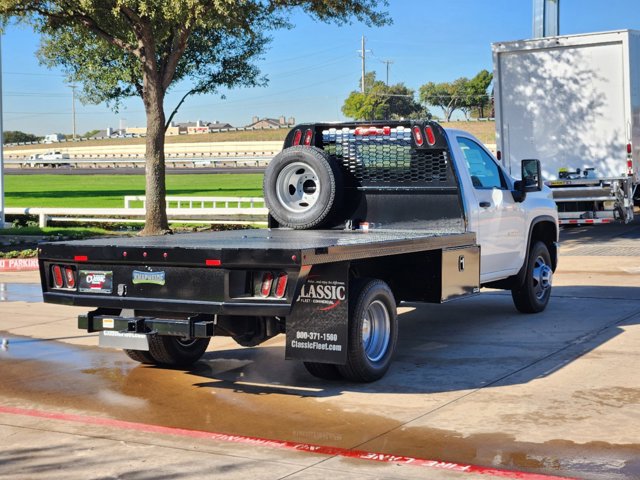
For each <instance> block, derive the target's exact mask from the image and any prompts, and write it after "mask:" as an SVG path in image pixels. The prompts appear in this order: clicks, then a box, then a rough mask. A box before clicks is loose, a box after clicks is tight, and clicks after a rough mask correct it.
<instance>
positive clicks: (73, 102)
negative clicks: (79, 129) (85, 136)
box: [69, 85, 78, 141]
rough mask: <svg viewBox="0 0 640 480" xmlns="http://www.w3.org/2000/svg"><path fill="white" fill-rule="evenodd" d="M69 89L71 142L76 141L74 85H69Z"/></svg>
mask: <svg viewBox="0 0 640 480" xmlns="http://www.w3.org/2000/svg"><path fill="white" fill-rule="evenodd" d="M69 86H70V87H71V117H72V125H73V140H74V141H75V139H76V88H78V87H77V86H76V85H69Z"/></svg>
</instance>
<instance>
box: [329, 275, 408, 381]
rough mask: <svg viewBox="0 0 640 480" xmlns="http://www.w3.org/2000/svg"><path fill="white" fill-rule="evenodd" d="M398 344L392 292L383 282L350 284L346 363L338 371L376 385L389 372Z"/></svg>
mask: <svg viewBox="0 0 640 480" xmlns="http://www.w3.org/2000/svg"><path fill="white" fill-rule="evenodd" d="M397 341H398V315H397V312H396V302H395V299H394V297H393V292H392V291H391V289H390V288H389V286H388V285H387V284H386V283H385V282H383V281H382V280H372V279H364V280H359V281H355V282H353V283H352V285H350V291H349V340H348V347H347V363H346V365H340V366H339V367H338V370H339V371H340V373H341V374H342V376H343V377H344V378H346V379H347V380H351V381H353V382H373V381H375V380H379V379H380V378H382V377H383V376H384V374H385V373H387V370H388V369H389V366H390V365H391V360H392V357H393V354H394V352H395V349H396V343H397Z"/></svg>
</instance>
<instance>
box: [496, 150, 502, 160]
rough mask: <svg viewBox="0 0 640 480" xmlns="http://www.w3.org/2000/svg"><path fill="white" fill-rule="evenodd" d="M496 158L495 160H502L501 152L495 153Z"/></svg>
mask: <svg viewBox="0 0 640 480" xmlns="http://www.w3.org/2000/svg"><path fill="white" fill-rule="evenodd" d="M496 158H497V159H498V160H502V152H501V151H500V150H498V151H497V152H496Z"/></svg>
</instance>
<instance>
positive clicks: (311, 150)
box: [263, 146, 342, 229]
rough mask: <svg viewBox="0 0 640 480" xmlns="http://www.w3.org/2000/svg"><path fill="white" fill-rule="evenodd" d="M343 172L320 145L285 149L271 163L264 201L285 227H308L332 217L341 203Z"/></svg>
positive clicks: (266, 172) (264, 184) (270, 211)
mask: <svg viewBox="0 0 640 480" xmlns="http://www.w3.org/2000/svg"><path fill="white" fill-rule="evenodd" d="M341 185H342V173H341V172H340V170H339V168H338V166H337V165H336V164H335V162H333V161H332V160H331V159H330V158H329V155H328V154H327V153H326V152H325V151H323V150H320V149H319V148H315V147H305V146H295V147H290V148H286V149H284V150H283V151H281V152H280V153H279V154H277V155H276V156H275V157H274V158H273V160H271V161H270V162H269V165H268V166H267V169H266V171H265V174H264V183H263V192H264V200H265V204H266V206H267V208H268V209H269V213H270V214H271V216H272V217H273V218H274V219H275V220H276V221H277V222H278V223H279V224H280V226H282V227H288V228H295V229H309V228H313V227H319V226H321V225H322V224H323V223H325V222H326V221H327V220H329V219H330V218H331V215H332V213H334V212H335V210H336V208H337V207H338V206H339V204H340V203H341V198H342V186H341Z"/></svg>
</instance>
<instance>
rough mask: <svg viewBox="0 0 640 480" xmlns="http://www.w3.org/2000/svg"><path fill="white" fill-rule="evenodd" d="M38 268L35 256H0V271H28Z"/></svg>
mask: <svg viewBox="0 0 640 480" xmlns="http://www.w3.org/2000/svg"><path fill="white" fill-rule="evenodd" d="M34 270H38V259H37V258H0V272H29V271H34Z"/></svg>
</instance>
